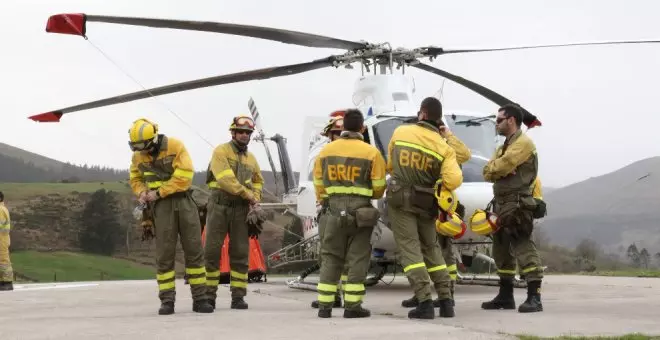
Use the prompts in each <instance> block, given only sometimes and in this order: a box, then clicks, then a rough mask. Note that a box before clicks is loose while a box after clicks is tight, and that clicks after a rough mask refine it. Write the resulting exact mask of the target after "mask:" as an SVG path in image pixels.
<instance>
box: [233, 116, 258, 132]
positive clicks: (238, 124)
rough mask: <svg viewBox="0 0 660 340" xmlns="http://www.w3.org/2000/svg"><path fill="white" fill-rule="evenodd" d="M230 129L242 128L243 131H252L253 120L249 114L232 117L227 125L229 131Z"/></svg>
mask: <svg viewBox="0 0 660 340" xmlns="http://www.w3.org/2000/svg"><path fill="white" fill-rule="evenodd" d="M232 130H244V131H250V132H252V131H254V120H253V119H252V117H251V116H248V115H240V116H236V117H234V119H233V120H232V122H231V125H230V126H229V131H232Z"/></svg>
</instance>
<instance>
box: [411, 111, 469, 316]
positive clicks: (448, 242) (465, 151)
mask: <svg viewBox="0 0 660 340" xmlns="http://www.w3.org/2000/svg"><path fill="white" fill-rule="evenodd" d="M438 130H439V131H440V135H441V136H442V138H444V139H445V141H446V142H447V144H448V145H449V146H450V147H451V148H452V149H454V151H455V152H456V162H458V165H459V166H460V165H462V164H463V163H465V162H467V161H468V160H470V157H472V152H471V151H470V148H468V147H467V145H465V143H463V141H461V140H460V139H459V138H458V137H456V135H454V134H453V133H452V132H451V131H450V130H449V128H447V126H446V125H445V124H444V122H442V121H440V124H438ZM456 213H457V214H458V216H459V217H460V218H465V216H464V215H465V206H463V205H462V204H461V203H460V202H458V207H457V209H456ZM438 241H439V243H440V248H441V249H442V258H443V259H444V260H445V264H446V265H447V270H448V271H449V277H450V278H451V283H450V286H449V290H450V292H451V303H452V305H453V304H454V287H455V286H456V277H457V274H458V268H457V264H456V257H455V256H454V243H453V239H452V238H451V237H449V236H446V235H442V234H440V233H438ZM418 303H419V301H417V299H416V298H415V296H413V297H411V298H410V299H407V300H403V301H402V302H401V306H403V307H409V308H412V307H416V306H417V304H418ZM433 306H434V307H440V298H438V299H436V300H434V301H433Z"/></svg>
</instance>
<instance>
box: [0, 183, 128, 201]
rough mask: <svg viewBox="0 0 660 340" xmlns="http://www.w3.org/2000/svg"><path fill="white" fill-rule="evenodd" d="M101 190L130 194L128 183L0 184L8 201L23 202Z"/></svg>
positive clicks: (0, 189) (0, 188)
mask: <svg viewBox="0 0 660 340" xmlns="http://www.w3.org/2000/svg"><path fill="white" fill-rule="evenodd" d="M99 189H106V190H112V191H116V192H130V190H131V189H130V188H129V187H128V185H127V183H122V182H88V183H0V191H2V192H3V193H4V194H5V199H6V200H7V201H11V200H21V199H25V198H28V197H33V196H41V195H48V194H55V193H57V194H68V193H71V192H73V191H77V192H88V193H92V192H94V191H96V190H99Z"/></svg>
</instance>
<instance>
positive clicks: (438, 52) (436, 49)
mask: <svg viewBox="0 0 660 340" xmlns="http://www.w3.org/2000/svg"><path fill="white" fill-rule="evenodd" d="M654 43H660V40H621V41H602V42H581V43H569V44H552V45H534V46H515V47H501V48H481V49H479V48H477V49H456V50H452V49H443V48H440V47H429V48H428V51H429V52H428V53H429V55H433V56H438V55H442V54H455V53H472V52H494V51H512V50H527V49H534V48H549V47H569V46H590V45H618V44H654Z"/></svg>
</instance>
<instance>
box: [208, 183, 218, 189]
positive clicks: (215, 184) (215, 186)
mask: <svg viewBox="0 0 660 340" xmlns="http://www.w3.org/2000/svg"><path fill="white" fill-rule="evenodd" d="M207 185H208V187H209V188H217V187H218V182H209V184H207Z"/></svg>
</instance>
